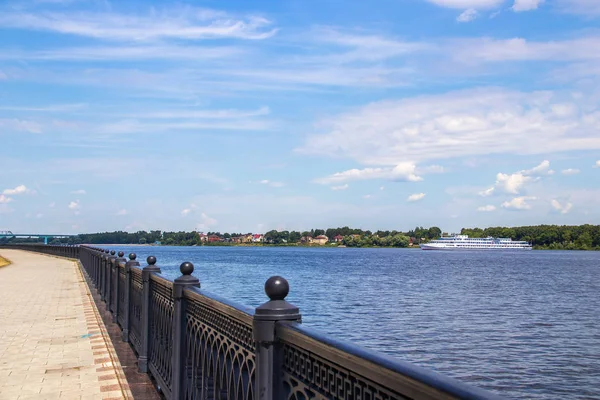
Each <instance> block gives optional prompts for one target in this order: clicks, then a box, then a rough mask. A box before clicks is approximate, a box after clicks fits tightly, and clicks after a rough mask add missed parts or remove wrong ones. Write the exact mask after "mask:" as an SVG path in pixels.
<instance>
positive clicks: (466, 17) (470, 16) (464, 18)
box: [456, 8, 479, 22]
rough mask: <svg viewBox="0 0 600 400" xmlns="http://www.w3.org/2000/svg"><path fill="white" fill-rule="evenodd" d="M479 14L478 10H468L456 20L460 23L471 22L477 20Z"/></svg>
mask: <svg viewBox="0 0 600 400" xmlns="http://www.w3.org/2000/svg"><path fill="white" fill-rule="evenodd" d="M478 14H479V13H478V12H477V10H475V9H473V8H469V9H468V10H465V11H463V12H462V14H460V15H459V16H458V17H456V20H457V21H458V22H471V21H473V20H474V19H475V18H477V16H478Z"/></svg>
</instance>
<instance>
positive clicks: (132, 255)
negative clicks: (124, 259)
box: [129, 253, 137, 261]
mask: <svg viewBox="0 0 600 400" xmlns="http://www.w3.org/2000/svg"><path fill="white" fill-rule="evenodd" d="M136 258H137V255H136V254H135V253H129V259H130V260H131V261H135V259H136Z"/></svg>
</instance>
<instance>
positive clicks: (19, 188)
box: [2, 185, 32, 196]
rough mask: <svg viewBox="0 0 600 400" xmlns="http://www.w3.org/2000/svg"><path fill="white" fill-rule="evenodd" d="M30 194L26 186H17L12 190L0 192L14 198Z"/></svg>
mask: <svg viewBox="0 0 600 400" xmlns="http://www.w3.org/2000/svg"><path fill="white" fill-rule="evenodd" d="M31 192H32V190H30V189H27V186H25V185H19V186H17V187H15V188H13V189H4V190H3V191H2V193H3V194H5V195H7V196H14V195H19V194H25V193H31Z"/></svg>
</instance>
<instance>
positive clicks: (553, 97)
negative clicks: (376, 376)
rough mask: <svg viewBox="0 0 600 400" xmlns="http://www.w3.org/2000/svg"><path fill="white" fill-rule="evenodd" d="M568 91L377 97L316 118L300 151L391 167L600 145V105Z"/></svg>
mask: <svg viewBox="0 0 600 400" xmlns="http://www.w3.org/2000/svg"><path fill="white" fill-rule="evenodd" d="M588 50H589V48H588ZM588 52H589V51H588ZM568 96H570V94H567V93H564V94H560V93H552V92H530V93H524V92H516V91H512V90H506V89H499V88H486V89H483V88H479V89H469V90H463V91H456V92H450V93H446V94H442V95H425V96H418V97H414V98H406V99H402V100H389V101H380V102H375V103H371V104H369V105H366V106H364V107H362V108H359V109H356V110H352V111H351V112H348V113H346V114H341V115H338V116H335V117H332V118H328V119H326V120H323V121H321V122H320V125H319V126H320V127H322V128H324V132H323V133H320V134H313V135H310V136H308V137H307V140H306V142H305V145H304V147H302V148H301V149H299V151H300V152H304V153H309V154H319V155H325V156H330V157H345V158H350V159H353V160H356V161H358V162H360V163H362V164H366V165H397V164H399V163H404V162H406V161H407V160H410V161H411V162H420V161H426V160H440V159H447V158H457V157H469V156H480V155H489V154H520V155H527V154H547V153H553V152H564V151H570V150H571V151H572V150H583V149H585V150H593V149H600V136H598V134H597V132H598V131H600V107H599V106H600V104H598V101H597V100H595V99H594V98H592V97H591V96H582V97H581V98H579V99H572V98H570V99H569V100H567V97H568ZM564 103H569V105H570V106H572V107H574V109H576V110H577V112H576V113H574V114H572V115H569V116H564V115H559V114H557V113H556V112H555V110H554V109H553V107H555V106H556V104H564ZM351 171H352V172H351V173H353V174H354V175H357V174H359V173H360V172H359V170H351ZM367 172H368V173H371V174H373V173H375V174H377V173H379V174H380V173H381V171H377V170H373V169H370V171H367ZM349 173H350V172H349Z"/></svg>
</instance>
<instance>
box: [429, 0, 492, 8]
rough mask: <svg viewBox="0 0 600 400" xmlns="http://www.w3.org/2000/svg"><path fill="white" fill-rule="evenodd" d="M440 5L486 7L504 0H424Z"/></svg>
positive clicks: (448, 6)
mask: <svg viewBox="0 0 600 400" xmlns="http://www.w3.org/2000/svg"><path fill="white" fill-rule="evenodd" d="M425 1H427V2H429V3H432V4H435V5H438V6H440V7H447V8H455V9H465V8H476V9H488V8H494V7H497V6H499V5H501V4H502V3H503V2H504V0H425Z"/></svg>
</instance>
